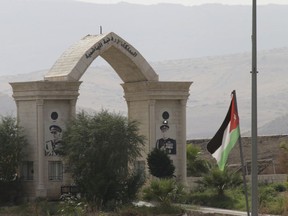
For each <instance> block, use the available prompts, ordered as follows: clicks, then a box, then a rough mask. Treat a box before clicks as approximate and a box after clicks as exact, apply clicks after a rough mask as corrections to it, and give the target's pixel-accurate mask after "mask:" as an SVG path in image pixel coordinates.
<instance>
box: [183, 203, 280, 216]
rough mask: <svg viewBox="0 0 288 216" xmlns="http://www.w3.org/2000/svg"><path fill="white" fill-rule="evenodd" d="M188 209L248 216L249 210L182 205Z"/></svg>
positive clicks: (205, 212) (263, 215)
mask: <svg viewBox="0 0 288 216" xmlns="http://www.w3.org/2000/svg"><path fill="white" fill-rule="evenodd" d="M182 206H183V207H184V208H186V209H187V210H192V211H198V212H201V213H204V214H215V215H217V216H221V215H222V216H223V215H225V216H247V212H242V211H235V210H228V209H218V208H209V207H195V206H189V205H182ZM259 216H277V215H267V214H259Z"/></svg>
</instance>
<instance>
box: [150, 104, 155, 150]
mask: <svg viewBox="0 0 288 216" xmlns="http://www.w3.org/2000/svg"><path fill="white" fill-rule="evenodd" d="M155 104H156V100H150V101H149V135H150V136H149V152H150V151H151V150H153V148H154V147H155V140H156V134H155V125H156V122H155Z"/></svg>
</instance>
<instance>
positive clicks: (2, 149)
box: [0, 116, 27, 182]
mask: <svg viewBox="0 0 288 216" xmlns="http://www.w3.org/2000/svg"><path fill="white" fill-rule="evenodd" d="M26 145H27V140H26V138H25V136H24V133H23V129H22V128H21V127H20V126H18V125H17V123H16V119H15V118H13V117H11V116H8V117H2V119H1V122H0V182H11V181H13V180H15V177H16V176H15V174H16V173H17V169H18V167H19V165H20V162H21V161H22V159H23V156H24V152H23V150H24V147H25V146H26Z"/></svg>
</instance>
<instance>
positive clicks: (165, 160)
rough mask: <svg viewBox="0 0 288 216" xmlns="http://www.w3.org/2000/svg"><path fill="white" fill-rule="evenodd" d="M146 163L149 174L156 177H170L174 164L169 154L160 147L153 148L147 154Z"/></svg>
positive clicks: (172, 173) (172, 174)
mask: <svg viewBox="0 0 288 216" xmlns="http://www.w3.org/2000/svg"><path fill="white" fill-rule="evenodd" d="M147 163H148V167H149V172H150V174H151V175H153V176H155V177H158V178H172V177H173V176H174V171H175V166H174V164H173V161H172V160H171V159H170V157H169V155H168V154H167V153H166V152H165V151H162V150H160V149H157V148H154V149H153V150H152V151H151V152H150V153H149V154H148V156H147Z"/></svg>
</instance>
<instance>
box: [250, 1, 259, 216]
mask: <svg viewBox="0 0 288 216" xmlns="http://www.w3.org/2000/svg"><path fill="white" fill-rule="evenodd" d="M256 12H257V2H256V0H253V5H252V71H251V74H252V110H251V111H252V112H251V114H252V116H251V119H252V122H251V123H252V124H251V137H252V173H251V183H252V191H251V192H252V212H251V213H252V216H257V215H258V164H257V152H258V149H257V31H256V30H257V25H256V24H257V22H256V20H257V19H256V18H257V16H256Z"/></svg>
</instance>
